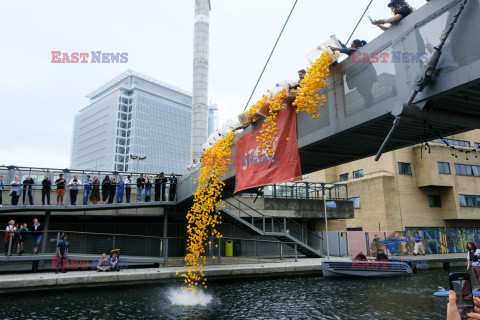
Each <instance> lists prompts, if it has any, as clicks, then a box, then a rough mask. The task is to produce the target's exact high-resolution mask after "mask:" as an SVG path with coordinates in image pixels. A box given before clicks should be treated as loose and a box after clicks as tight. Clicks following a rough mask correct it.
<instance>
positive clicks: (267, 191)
mask: <svg viewBox="0 0 480 320" xmlns="http://www.w3.org/2000/svg"><path fill="white" fill-rule="evenodd" d="M240 196H242V197H256V196H257V194H256V193H240ZM260 196H262V197H264V198H287V199H316V200H322V199H323V198H324V196H325V197H326V198H327V200H342V199H343V200H347V199H348V187H347V185H346V184H329V183H316V182H303V181H302V182H285V183H279V184H274V185H271V186H266V187H264V188H263V193H261V194H260Z"/></svg>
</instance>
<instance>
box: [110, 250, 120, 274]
mask: <svg viewBox="0 0 480 320" xmlns="http://www.w3.org/2000/svg"><path fill="white" fill-rule="evenodd" d="M110 267H111V269H112V270H117V271H120V266H119V265H118V258H117V254H116V253H115V252H114V253H112V257H111V258H110Z"/></svg>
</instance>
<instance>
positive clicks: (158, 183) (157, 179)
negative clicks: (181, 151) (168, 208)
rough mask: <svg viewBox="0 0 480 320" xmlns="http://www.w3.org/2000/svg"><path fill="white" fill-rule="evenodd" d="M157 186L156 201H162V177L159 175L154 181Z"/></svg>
mask: <svg viewBox="0 0 480 320" xmlns="http://www.w3.org/2000/svg"><path fill="white" fill-rule="evenodd" d="M154 184H155V201H160V175H159V174H157V177H156V178H155V180H154Z"/></svg>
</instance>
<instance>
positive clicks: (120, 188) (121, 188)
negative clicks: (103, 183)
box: [117, 176, 125, 203]
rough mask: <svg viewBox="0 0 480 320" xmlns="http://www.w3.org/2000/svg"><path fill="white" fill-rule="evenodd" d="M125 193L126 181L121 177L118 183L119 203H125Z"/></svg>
mask: <svg viewBox="0 0 480 320" xmlns="http://www.w3.org/2000/svg"><path fill="white" fill-rule="evenodd" d="M124 192H125V181H124V180H123V176H120V177H119V178H118V182H117V203H122V202H123V193H124Z"/></svg>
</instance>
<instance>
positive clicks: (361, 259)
mask: <svg viewBox="0 0 480 320" xmlns="http://www.w3.org/2000/svg"><path fill="white" fill-rule="evenodd" d="M354 260H356V261H368V259H367V257H365V255H364V254H363V252H362V251H359V252H358V254H357V256H356V257H355V259H354Z"/></svg>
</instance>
